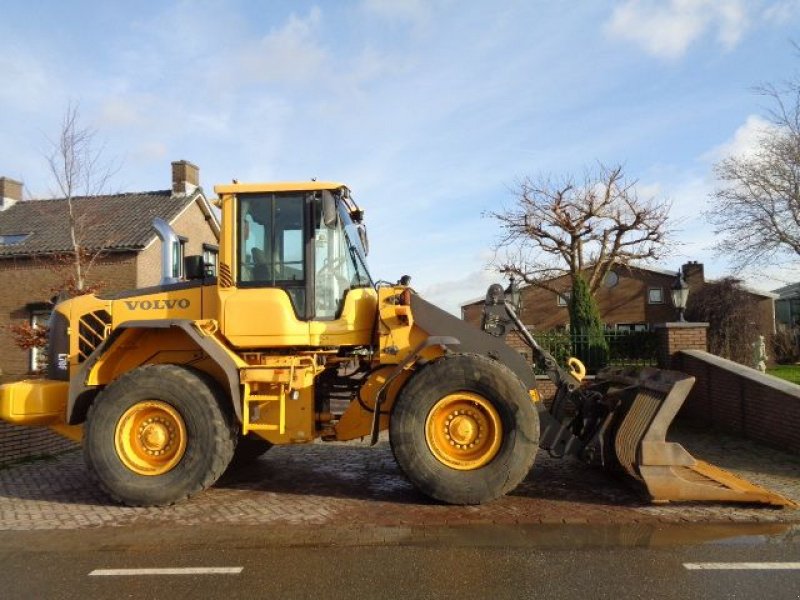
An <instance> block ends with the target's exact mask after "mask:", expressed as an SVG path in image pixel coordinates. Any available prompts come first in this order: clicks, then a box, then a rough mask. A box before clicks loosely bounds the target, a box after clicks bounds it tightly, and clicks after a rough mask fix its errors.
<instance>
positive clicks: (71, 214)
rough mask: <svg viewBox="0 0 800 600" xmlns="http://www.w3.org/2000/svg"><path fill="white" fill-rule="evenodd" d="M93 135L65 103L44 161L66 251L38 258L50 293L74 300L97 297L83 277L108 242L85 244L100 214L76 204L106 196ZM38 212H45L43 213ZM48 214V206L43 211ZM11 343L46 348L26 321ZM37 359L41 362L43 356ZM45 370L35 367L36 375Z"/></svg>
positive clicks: (15, 328)
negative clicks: (58, 201) (60, 204)
mask: <svg viewBox="0 0 800 600" xmlns="http://www.w3.org/2000/svg"><path fill="white" fill-rule="evenodd" d="M95 137H96V133H95V131H94V130H93V129H89V128H87V127H84V126H82V125H81V121H80V113H79V111H78V107H77V106H76V105H73V104H69V105H68V106H67V109H66V110H65V112H64V116H63V119H62V122H61V128H60V131H59V134H58V137H57V138H56V139H55V140H51V141H50V151H49V153H48V154H47V156H46V160H47V165H48V167H49V170H50V174H51V176H52V178H53V181H54V183H55V189H54V190H53V193H52V195H53V196H54V197H58V198H62V199H63V200H64V202H65V203H66V208H67V211H66V212H67V223H66V224H65V227H66V228H67V229H68V231H69V239H70V244H71V246H72V248H71V251H69V252H62V253H59V254H56V255H51V256H47V257H40V258H39V260H40V262H41V264H42V265H43V266H44V267H45V268H47V269H48V270H50V271H51V272H52V274H53V287H52V288H51V290H50V291H51V293H53V294H58V295H61V294H66V295H67V296H70V297H72V296H78V295H81V294H88V293H94V292H97V291H98V290H99V289H100V287H101V285H100V283H99V282H96V281H95V282H90V280H89V279H88V278H89V274H90V272H91V269H92V267H93V266H94V265H95V263H96V262H97V260H98V259H99V258H101V257H102V256H103V254H104V253H105V250H106V249H107V248H108V247H109V246H110V245H111V244H112V243H113V241H114V240H113V239H108V240H106V241H105V242H104V243H100V244H98V243H97V239H96V236H94V238H93V239H94V242H93V243H89V242H88V239H89V238H88V234H89V230H90V229H91V228H92V227H95V226H97V225H99V222H98V219H99V218H105V217H106V216H105V215H96V214H90V213H88V212H87V211H85V210H82V209H81V203H80V199H81V198H85V197H90V196H99V195H103V194H104V193H107V192H108V190H107V186H108V183H109V181H110V179H111V177H112V176H113V175H114V174H115V173H116V171H117V167H116V166H115V163H114V162H113V161H111V162H109V161H106V160H105V158H104V156H103V148H102V147H101V146H98V145H97V144H96V142H95ZM42 210H45V209H44V208H43V209H42ZM48 210H50V207H48ZM7 328H8V331H9V332H10V334H11V336H12V338H13V340H14V343H15V345H16V346H17V347H19V348H22V349H23V350H30V349H31V348H44V347H45V346H46V345H47V327H46V326H42V325H33V324H32V323H31V322H29V321H23V322H20V323H12V324H10V325H8V326H7ZM40 356H41V357H42V358H44V356H45V355H44V353H41V354H40ZM45 366H46V365H44V364H40V365H39V368H38V369H37V371H38V372H39V374H41V373H42V369H43V368H44V367H45Z"/></svg>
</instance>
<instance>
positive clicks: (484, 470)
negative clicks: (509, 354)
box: [389, 354, 539, 504]
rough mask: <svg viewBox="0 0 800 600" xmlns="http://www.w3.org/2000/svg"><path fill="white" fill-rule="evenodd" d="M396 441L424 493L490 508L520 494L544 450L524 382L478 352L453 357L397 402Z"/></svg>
mask: <svg viewBox="0 0 800 600" xmlns="http://www.w3.org/2000/svg"><path fill="white" fill-rule="evenodd" d="M389 433H390V437H389V439H390V443H391V446H392V451H393V452H394V455H395V458H396V459H397V462H398V464H399V465H400V467H401V468H402V469H403V471H404V472H405V474H406V476H407V477H408V478H409V479H410V480H411V482H412V483H413V484H414V485H415V486H416V487H417V488H418V489H419V490H420V491H422V492H423V493H425V494H427V495H428V496H431V497H432V498H435V499H437V500H440V501H442V502H447V503H449V504H482V503H484V502H488V501H490V500H493V499H495V498H497V497H499V496H502V495H504V494H506V493H508V492H510V491H511V490H513V489H514V488H515V487H516V486H517V485H518V484H519V483H520V482H521V481H522V480H523V479H524V478H525V476H526V475H527V474H528V472H529V471H530V469H531V467H532V466H533V461H534V459H535V457H536V451H537V450H538V446H539V417H538V414H537V412H536V409H535V408H534V406H533V403H532V401H531V399H530V397H529V395H528V393H527V391H526V390H525V389H524V388H523V386H522V384H521V383H520V381H519V379H518V378H517V377H516V376H515V375H514V374H513V373H512V372H511V371H510V370H509V369H508V368H507V367H505V366H504V365H502V364H500V363H498V362H497V361H494V360H492V359H490V358H487V357H485V356H480V355H472V354H456V355H450V356H445V357H443V358H441V359H439V360H437V361H436V362H434V363H432V364H430V365H428V366H426V367H423V368H422V369H421V370H420V371H419V372H417V373H416V374H415V375H413V376H412V377H411V379H410V381H409V382H408V384H407V385H406V386H405V387H404V388H403V390H402V392H401V393H400V396H399V397H398V399H397V401H396V402H395V404H394V407H393V410H392V417H391V420H390V423H389Z"/></svg>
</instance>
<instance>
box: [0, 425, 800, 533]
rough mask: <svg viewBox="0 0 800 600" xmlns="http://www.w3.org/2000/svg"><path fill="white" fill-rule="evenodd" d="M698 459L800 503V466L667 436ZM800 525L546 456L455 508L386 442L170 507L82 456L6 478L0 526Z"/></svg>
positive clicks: (758, 452)
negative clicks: (652, 494)
mask: <svg viewBox="0 0 800 600" xmlns="http://www.w3.org/2000/svg"><path fill="white" fill-rule="evenodd" d="M670 439H671V440H674V441H679V442H680V443H682V444H684V446H685V447H686V448H687V449H688V450H689V451H690V452H692V453H693V454H694V455H695V456H697V457H698V458H702V459H704V460H708V461H709V462H712V463H714V464H717V465H718V466H720V467H722V468H725V469H728V470H730V471H733V472H735V473H737V474H739V475H742V476H743V477H746V478H749V479H751V480H752V481H754V482H756V483H759V484H761V485H763V486H765V487H768V488H771V489H773V490H775V491H777V492H779V493H782V494H784V495H785V496H788V497H790V498H792V499H794V500H798V501H800V458H798V457H796V456H793V455H790V454H787V453H783V452H779V451H776V450H771V449H768V448H765V447H763V446H759V445H757V444H753V443H751V442H747V441H743V440H738V439H734V438H731V437H728V436H723V435H719V434H712V433H709V432H701V431H694V430H689V429H685V428H684V429H678V430H676V432H675V433H674V434H673V435H671V436H670ZM686 522H691V523H731V522H745V523H753V522H755V523H800V511H796V510H786V509H772V508H760V507H749V506H746V505H719V504H669V505H650V504H649V503H647V502H646V501H644V500H643V499H642V498H641V496H639V495H638V494H637V492H636V490H635V489H634V488H633V487H632V486H630V485H629V484H628V483H627V481H626V480H620V479H615V478H612V477H610V476H609V475H607V474H606V473H604V472H602V471H600V470H599V469H595V468H592V467H589V466H586V465H583V464H582V463H580V462H577V461H575V460H569V459H565V460H560V459H554V458H550V457H549V456H547V455H546V454H545V453H544V452H540V453H539V456H538V457H537V462H536V464H535V465H534V468H533V470H532V471H531V474H530V475H529V477H528V478H527V479H526V480H525V481H524V482H523V483H522V484H521V485H520V486H519V487H518V488H517V489H516V490H515V491H514V492H513V493H512V494H511V495H509V496H507V497H504V498H501V499H499V500H497V501H495V502H492V503H489V504H487V505H484V506H467V507H463V506H446V505H440V504H436V503H434V502H432V501H430V500H428V499H427V498H426V497H424V496H422V495H421V494H419V493H418V492H417V491H416V490H415V489H414V488H413V487H412V486H411V484H410V483H408V482H407V481H406V479H405V478H404V477H403V475H402V473H401V472H400V470H399V468H398V467H397V465H396V464H395V462H394V459H393V457H392V453H391V450H390V449H389V446H388V444H387V443H386V442H382V443H380V444H379V445H378V446H377V447H376V448H370V447H368V446H366V445H365V444H310V445H306V446H293V447H276V448H273V449H272V450H270V451H269V452H268V453H267V454H266V455H265V456H264V457H262V458H261V459H260V460H259V461H257V462H256V463H254V464H253V465H250V466H248V467H242V468H240V469H238V470H236V471H232V472H228V473H226V474H225V475H224V476H223V478H222V479H221V480H220V481H219V482H218V483H217V485H216V486H215V487H214V488H212V489H210V490H207V491H206V492H203V493H201V494H199V495H197V496H195V497H194V498H193V499H191V500H189V501H188V502H184V503H182V504H179V505H177V506H173V507H167V508H129V507H124V506H117V505H114V504H112V503H111V501H110V500H109V499H107V498H106V497H105V496H104V495H103V494H102V493H101V492H100V491H99V490H98V489H97V488H96V487H95V486H94V484H93V483H92V481H91V479H90V477H89V474H88V473H87V471H86V469H85V467H84V465H83V460H82V456H81V453H80V452H69V453H66V454H63V455H60V456H58V457H56V458H53V459H50V460H42V461H37V462H33V463H29V464H24V465H17V466H14V467H11V468H7V469H3V470H0V529H3V530H10V529H15V530H32V529H39V530H43V529H44V530H51V529H79V528H86V527H98V526H127V525H133V524H159V523H161V524H167V523H169V524H171V525H197V524H206V523H208V524H237V525H274V526H276V527H283V526H292V525H309V526H326V525H327V526H333V525H336V526H343V525H347V524H356V523H357V524H358V525H359V526H361V527H378V528H383V527H442V526H445V527H449V526H464V525H487V524H494V525H536V524H541V523H545V524H564V523H567V524H582V523H588V524H599V525H617V524H619V525H626V524H636V523H642V524H660V523H686Z"/></svg>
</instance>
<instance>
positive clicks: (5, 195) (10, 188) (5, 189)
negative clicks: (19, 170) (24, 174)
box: [0, 177, 22, 210]
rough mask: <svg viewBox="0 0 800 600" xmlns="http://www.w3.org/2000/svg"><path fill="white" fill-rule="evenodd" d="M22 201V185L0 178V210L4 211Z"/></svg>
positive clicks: (6, 178)
mask: <svg viewBox="0 0 800 600" xmlns="http://www.w3.org/2000/svg"><path fill="white" fill-rule="evenodd" d="M20 200H22V183H21V182H19V181H15V180H14V179H9V178H8V177H0V210H6V209H7V208H10V207H12V206H14V205H15V204H16V203H17V202H19V201H20Z"/></svg>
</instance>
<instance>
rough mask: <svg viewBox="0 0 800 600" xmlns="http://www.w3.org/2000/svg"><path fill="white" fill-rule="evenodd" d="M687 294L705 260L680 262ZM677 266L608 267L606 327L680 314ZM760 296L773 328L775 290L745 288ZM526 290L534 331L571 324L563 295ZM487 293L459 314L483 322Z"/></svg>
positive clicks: (565, 284)
mask: <svg viewBox="0 0 800 600" xmlns="http://www.w3.org/2000/svg"><path fill="white" fill-rule="evenodd" d="M681 271H682V272H683V275H684V278H685V280H686V283H687V284H688V285H689V294H690V295H691V293H692V290H697V289H699V287H701V286H703V285H705V283H706V281H705V277H704V274H703V265H702V264H701V263H698V262H688V263H686V264H684V265H683V266H682V267H681ZM677 273H678V271H677V270H664V269H659V268H654V267H644V266H640V267H634V266H621V265H620V266H617V267H615V268H614V269H612V271H611V272H609V274H608V276H607V277H606V279H605V281H604V282H603V284H602V285H601V287H600V289H599V290H598V292H597V294H596V296H595V298H596V299H597V304H598V308H599V309H600V317H601V319H602V320H603V323H605V324H606V327H607V328H608V329H613V330H617V331H649V330H652V329H653V327H654V326H655V325H657V324H659V323H666V322H669V321H675V320H677V316H678V315H677V310H676V309H675V307H674V306H673V304H672V295H671V293H670V289H671V287H672V285H673V284H674V283H675V279H676V277H677ZM552 283H553V285H554V287H556V289H560V290H563V292H564V294H565V295H566V294H568V293H569V286H570V281H569V277H568V276H563V277H559V278H557V279H554V280H553V281H552ZM747 291H748V292H750V293H751V294H753V295H754V296H756V297H757V299H758V302H759V313H760V323H759V328H760V330H761V331H762V332H763V334H764V335H769V334H772V333H774V331H775V308H774V300H775V298H776V297H777V296H776V294H773V293H770V292H759V291H755V290H747ZM521 293H522V311H521V313H522V314H521V315H520V318H521V319H522V322H523V323H525V324H526V325H528V326H529V327H531V328H532V329H533V331H553V330H560V329H565V328H567V327H568V324H569V311H568V309H567V301H566V299H565V297H564V296H561V295H559V294H555V293H553V292H551V291H548V290H543V289H541V288H536V287H532V286H530V287H525V288H523V289H522V290H521ZM483 302H484V299H483V298H479V299H475V300H470V301H469V302H465V303H464V304H462V305H461V318H462V319H464V320H465V321H469V322H471V323H474V324H475V325H478V326H480V323H481V317H482V313H483Z"/></svg>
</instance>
